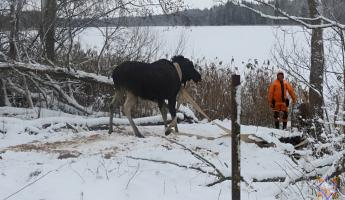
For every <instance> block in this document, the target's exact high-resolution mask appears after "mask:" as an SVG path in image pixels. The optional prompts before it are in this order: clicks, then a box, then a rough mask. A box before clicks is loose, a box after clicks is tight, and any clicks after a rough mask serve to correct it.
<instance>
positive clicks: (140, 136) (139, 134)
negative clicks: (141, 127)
mask: <svg viewBox="0 0 345 200" xmlns="http://www.w3.org/2000/svg"><path fill="white" fill-rule="evenodd" d="M135 136H137V137H138V138H145V137H144V136H143V135H142V134H141V133H139V132H138V133H135Z"/></svg>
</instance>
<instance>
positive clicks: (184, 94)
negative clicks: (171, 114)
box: [168, 62, 231, 134]
mask: <svg viewBox="0 0 345 200" xmlns="http://www.w3.org/2000/svg"><path fill="white" fill-rule="evenodd" d="M173 64H174V66H175V69H176V72H177V74H178V77H179V78H180V81H182V70H181V67H180V65H179V64H178V63H176V62H174V63H173ZM179 98H180V100H182V101H183V100H184V101H186V102H189V103H191V104H192V105H193V106H194V108H195V109H196V110H197V111H198V112H199V113H200V114H202V115H203V116H204V117H205V118H206V119H208V120H209V121H210V122H211V123H212V124H215V125H216V126H218V127H219V128H220V129H222V130H223V131H224V132H225V133H227V134H231V130H230V129H228V128H225V127H224V126H222V125H220V124H218V123H217V122H214V121H212V120H211V118H210V117H209V116H208V115H206V113H205V112H204V111H203V110H202V109H201V108H200V106H199V105H198V104H197V103H196V102H195V101H194V99H193V98H192V97H191V96H190V95H189V94H188V92H187V90H186V89H185V88H184V87H181V89H180V95H179ZM180 100H179V101H178V107H179V104H180ZM172 125H173V123H171V124H170V125H169V127H168V128H171V127H170V126H172Z"/></svg>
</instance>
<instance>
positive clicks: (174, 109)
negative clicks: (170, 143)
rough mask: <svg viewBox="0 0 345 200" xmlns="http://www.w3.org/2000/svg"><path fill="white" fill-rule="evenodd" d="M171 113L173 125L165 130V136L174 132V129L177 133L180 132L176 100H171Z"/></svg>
mask: <svg viewBox="0 0 345 200" xmlns="http://www.w3.org/2000/svg"><path fill="white" fill-rule="evenodd" d="M168 103H169V105H168V106H169V112H170V115H171V119H172V121H171V123H170V124H169V126H168V128H167V129H166V130H165V135H169V134H170V133H171V131H172V127H174V128H175V131H176V132H178V128H177V118H176V108H175V106H176V99H169V102H168Z"/></svg>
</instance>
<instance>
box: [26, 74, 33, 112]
mask: <svg viewBox="0 0 345 200" xmlns="http://www.w3.org/2000/svg"><path fill="white" fill-rule="evenodd" d="M23 81H24V88H25V96H26V100H27V103H28V106H29V108H33V107H34V104H33V102H32V98H31V93H30V91H29V88H28V83H27V81H26V78H25V76H23Z"/></svg>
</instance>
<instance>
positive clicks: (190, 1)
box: [184, 0, 219, 9]
mask: <svg viewBox="0 0 345 200" xmlns="http://www.w3.org/2000/svg"><path fill="white" fill-rule="evenodd" d="M184 1H185V4H186V5H188V6H189V7H190V8H200V9H203V8H210V7H212V6H213V5H216V4H218V3H217V0H184ZM218 2H219V1H218Z"/></svg>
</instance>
